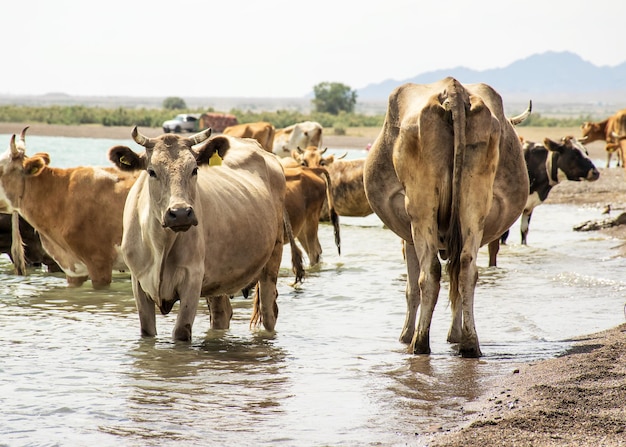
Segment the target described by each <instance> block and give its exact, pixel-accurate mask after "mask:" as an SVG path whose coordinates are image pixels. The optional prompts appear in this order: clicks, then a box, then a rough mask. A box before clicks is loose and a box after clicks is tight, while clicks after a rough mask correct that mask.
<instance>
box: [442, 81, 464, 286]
mask: <svg viewBox="0 0 626 447" xmlns="http://www.w3.org/2000/svg"><path fill="white" fill-rule="evenodd" d="M461 90H462V86H461V85H460V84H459V83H458V82H457V81H456V80H455V81H453V84H452V85H451V88H450V90H449V91H448V98H447V99H446V101H445V102H444V107H445V108H446V109H447V110H449V111H450V112H451V113H452V129H453V132H454V163H453V168H452V203H451V209H450V225H449V227H448V237H447V238H446V239H447V240H446V252H447V255H448V265H447V271H448V276H449V277H450V281H451V283H453V284H455V283H456V282H457V280H458V277H459V272H460V271H461V259H460V258H461V250H462V248H463V234H462V232H461V220H460V219H461V213H460V209H461V194H462V192H463V191H462V184H461V180H462V176H463V160H464V158H465V143H466V141H465V125H466V113H465V101H464V100H463V98H464V96H463V95H462V91H461Z"/></svg>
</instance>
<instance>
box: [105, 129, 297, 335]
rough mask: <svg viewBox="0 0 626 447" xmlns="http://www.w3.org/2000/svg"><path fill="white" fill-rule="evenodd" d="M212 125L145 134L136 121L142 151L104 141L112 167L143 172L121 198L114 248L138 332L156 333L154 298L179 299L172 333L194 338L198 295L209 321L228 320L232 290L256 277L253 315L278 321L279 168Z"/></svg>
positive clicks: (254, 146)
mask: <svg viewBox="0 0 626 447" xmlns="http://www.w3.org/2000/svg"><path fill="white" fill-rule="evenodd" d="M210 134H211V130H210V129H207V130H204V131H202V132H199V133H197V134H194V135H193V136H191V137H188V138H184V137H182V136H180V135H172V134H165V135H161V136H159V137H156V138H148V137H146V136H144V135H143V134H141V133H140V132H139V131H138V130H137V127H135V128H133V130H132V138H133V140H134V141H135V142H136V143H137V144H139V145H140V146H142V147H144V148H145V151H144V152H143V153H141V154H138V153H136V152H134V151H133V150H131V149H130V148H129V147H127V146H114V147H112V148H111V149H109V159H110V160H111V161H112V162H113V163H114V164H115V165H116V166H117V167H118V168H119V169H122V170H127V171H133V172H134V171H140V172H141V173H140V175H139V178H138V179H137V182H136V183H135V184H134V185H133V187H132V189H131V191H130V192H129V194H128V198H127V200H126V205H125V207H124V213H123V222H124V233H123V236H122V246H121V248H122V253H123V255H124V259H125V261H126V263H127V265H128V268H129V269H130V273H131V282H132V288H133V295H134V298H135V301H136V304H137V310H138V313H139V321H140V327H141V334H142V336H145V337H153V336H155V335H156V333H157V332H156V315H155V313H156V312H155V307H158V308H159V309H160V311H161V313H162V314H164V315H166V314H168V313H169V312H170V311H171V310H172V307H173V306H174V304H175V303H176V302H177V301H179V300H180V308H179V312H178V316H177V319H176V323H175V326H174V329H173V332H172V337H173V338H174V339H176V340H183V341H189V340H191V335H192V326H193V321H194V319H195V315H196V311H197V307H198V301H199V298H200V297H201V296H204V297H206V298H207V301H208V302H209V307H210V313H211V326H212V327H213V328H218V329H219V328H228V327H229V324H230V319H231V317H232V307H231V304H230V300H229V295H232V294H234V293H236V292H238V291H240V290H242V289H244V288H245V287H247V286H248V285H249V284H251V283H252V282H254V281H256V280H258V285H257V292H256V293H255V297H254V302H253V313H252V318H251V320H250V324H251V326H252V324H259V323H262V324H263V326H264V328H265V329H266V330H268V331H274V329H275V326H276V318H277V315H278V306H277V304H276V297H277V294H278V293H277V288H276V282H277V279H278V271H279V268H280V264H281V258H282V252H283V238H284V217H283V213H284V209H285V193H286V181H285V174H284V172H283V169H282V167H281V165H280V163H279V162H278V159H277V158H276V157H275V156H274V155H273V154H270V153H268V152H267V151H265V150H264V149H263V148H262V147H261V145H260V144H259V143H258V142H257V141H255V140H252V139H241V138H236V137H231V136H229V135H218V136H214V137H212V138H209V137H210ZM201 143H204V144H203V145H202V146H201V147H199V148H194V146H196V145H199V144H201Z"/></svg>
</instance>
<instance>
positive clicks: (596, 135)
mask: <svg viewBox="0 0 626 447" xmlns="http://www.w3.org/2000/svg"><path fill="white" fill-rule="evenodd" d="M580 129H581V131H582V137H581V138H579V139H578V141H580V142H581V143H585V144H589V143H591V142H593V141H599V140H603V141H605V142H606V147H605V148H606V152H607V159H606V167H607V168H609V167H610V166H611V158H612V155H613V153H614V152H616V153H617V166H624V167H626V166H625V165H624V160H625V158H624V157H625V156H626V109H622V110H620V111H619V112H617V113H615V114H614V115H612V116H610V117H609V118H607V119H605V120H603V121H599V122H595V123H592V122H585V123H583V124H582V125H581V126H580Z"/></svg>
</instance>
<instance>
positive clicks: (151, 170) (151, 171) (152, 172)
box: [148, 168, 156, 178]
mask: <svg viewBox="0 0 626 447" xmlns="http://www.w3.org/2000/svg"><path fill="white" fill-rule="evenodd" d="M148 175H149V176H150V177H152V178H156V172H154V169H152V168H148Z"/></svg>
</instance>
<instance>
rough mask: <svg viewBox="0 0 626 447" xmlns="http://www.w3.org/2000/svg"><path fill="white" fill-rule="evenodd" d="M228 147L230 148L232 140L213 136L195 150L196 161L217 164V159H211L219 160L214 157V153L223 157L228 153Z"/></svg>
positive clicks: (200, 163) (204, 163) (202, 163)
mask: <svg viewBox="0 0 626 447" xmlns="http://www.w3.org/2000/svg"><path fill="white" fill-rule="evenodd" d="M228 149H230V140H229V139H228V138H225V137H215V138H211V139H210V140H209V141H208V142H207V143H206V144H205V145H204V146H202V147H201V148H200V149H198V150H197V151H196V152H195V154H196V162H197V163H198V165H212V166H215V165H216V163H215V161H213V162H212V161H211V159H213V160H217V158H216V157H214V154H217V155H218V156H219V158H221V159H223V158H224V156H225V155H226V152H228ZM220 164H221V163H220Z"/></svg>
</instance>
